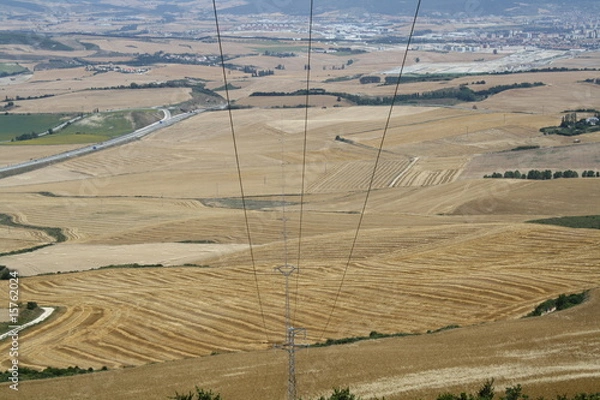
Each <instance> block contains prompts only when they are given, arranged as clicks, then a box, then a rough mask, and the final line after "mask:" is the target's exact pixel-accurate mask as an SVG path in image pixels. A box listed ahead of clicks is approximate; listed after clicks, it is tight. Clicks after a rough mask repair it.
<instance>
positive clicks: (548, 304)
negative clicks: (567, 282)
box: [527, 291, 589, 317]
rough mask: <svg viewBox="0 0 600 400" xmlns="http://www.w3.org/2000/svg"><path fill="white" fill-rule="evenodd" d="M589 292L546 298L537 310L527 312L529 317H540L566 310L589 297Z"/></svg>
mask: <svg viewBox="0 0 600 400" xmlns="http://www.w3.org/2000/svg"><path fill="white" fill-rule="evenodd" d="M588 295H589V292H588V291H585V292H581V293H573V294H569V295H567V294H561V295H560V296H558V297H557V298H555V299H550V300H546V301H545V302H543V303H542V304H540V305H538V306H537V307H536V308H535V310H533V311H532V312H531V313H529V314H527V317H539V316H541V315H544V314H548V313H550V312H554V311H561V310H566V309H567V308H571V307H575V306H577V305H579V304H581V303H583V302H584V301H586V300H587V299H588Z"/></svg>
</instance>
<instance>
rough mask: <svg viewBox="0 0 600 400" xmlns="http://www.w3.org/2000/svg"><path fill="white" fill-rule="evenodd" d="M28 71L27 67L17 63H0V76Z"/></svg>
mask: <svg viewBox="0 0 600 400" xmlns="http://www.w3.org/2000/svg"><path fill="white" fill-rule="evenodd" d="M26 72H30V71H29V70H28V69H27V68H25V67H22V66H20V65H19V64H14V63H13V64H6V63H0V78H2V77H4V76H13V75H19V74H24V73H26Z"/></svg>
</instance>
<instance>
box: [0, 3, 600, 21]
mask: <svg viewBox="0 0 600 400" xmlns="http://www.w3.org/2000/svg"><path fill="white" fill-rule="evenodd" d="M313 4H314V13H315V14H316V15H318V14H321V13H326V12H340V13H352V14H353V15H360V13H372V14H388V15H399V16H400V15H412V14H414V11H415V8H416V6H417V0H314V3H313ZM217 7H218V8H219V11H220V12H221V13H230V14H237V15H248V14H264V13H281V14H288V15H302V14H308V12H309V7H310V2H309V0H305V1H298V0H246V2H245V4H243V5H239V2H237V1H231V0H221V1H219V0H217ZM198 9H201V10H203V9H206V11H210V10H211V9H212V4H211V1H209V0H198V1H191V0H181V1H176V0H154V1H153V2H140V1H131V2H129V1H117V0H3V1H2V8H1V9H0V15H2V14H5V13H6V14H7V13H54V14H58V13H61V12H63V11H64V12H70V13H86V12H95V13H98V12H106V13H107V15H108V14H114V13H115V12H119V13H123V14H137V13H140V12H142V13H146V14H155V15H156V14H161V15H167V14H184V13H186V12H192V11H191V10H195V11H197V10H198ZM598 9H600V2H598V1H597V0H573V1H565V0H529V1H527V2H522V1H518V0H423V1H422V4H421V15H430V16H435V15H438V16H446V17H478V16H485V15H535V14H538V13H539V12H540V10H549V11H556V12H564V11H568V10H579V11H583V12H592V10H598Z"/></svg>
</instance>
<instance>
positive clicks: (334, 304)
mask: <svg viewBox="0 0 600 400" xmlns="http://www.w3.org/2000/svg"><path fill="white" fill-rule="evenodd" d="M420 8H421V0H418V1H417V7H416V10H415V15H414V18H413V22H412V25H411V28H410V34H409V35H408V41H407V42H406V50H405V51H404V56H403V58H402V65H401V67H400V72H399V73H398V79H397V80H396V88H395V90H394V96H393V97H392V104H391V105H390V109H389V112H388V116H387V118H386V121H385V127H384V129H383V134H382V136H381V142H380V144H379V148H378V151H377V156H376V158H375V163H374V165H373V172H372V174H371V180H370V181H369V187H368V189H367V193H366V195H365V201H364V203H363V206H362V210H361V212H360V217H359V219H358V224H357V227H356V232H355V234H354V239H353V240H352V246H351V247H350V254H349V255H348V261H347V263H346V267H345V268H344V273H343V274H342V279H341V281H340V285H339V287H338V290H337V293H336V295H335V299H334V301H333V306H332V307H331V311H330V313H329V317H328V318H327V322H326V324H325V327H324V328H323V331H322V332H321V336H320V339H319V340H322V339H323V335H324V334H325V331H326V330H327V328H328V327H329V324H330V323H331V318H332V317H333V313H334V312H335V309H336V307H337V303H338V301H339V298H340V294H341V292H342V287H343V286H344V281H345V280H346V275H347V274H348V269H349V268H350V262H351V261H352V258H353V256H354V250H355V248H356V243H357V241H358V236H359V233H360V229H361V227H362V223H363V219H364V216H365V211H366V209H367V204H368V202H369V197H370V195H371V191H372V189H373V183H374V182H375V175H376V173H377V167H378V166H379V161H380V160H381V154H382V153H383V145H384V143H385V138H386V136H387V132H388V130H389V127H390V121H391V119H392V112H393V110H394V105H395V103H396V97H397V96H398V91H399V88H400V79H401V78H402V73H403V72H404V66H405V65H406V59H407V56H408V50H409V48H410V44H411V42H412V38H413V35H414V32H415V26H416V24H417V18H418V16H419V10H420Z"/></svg>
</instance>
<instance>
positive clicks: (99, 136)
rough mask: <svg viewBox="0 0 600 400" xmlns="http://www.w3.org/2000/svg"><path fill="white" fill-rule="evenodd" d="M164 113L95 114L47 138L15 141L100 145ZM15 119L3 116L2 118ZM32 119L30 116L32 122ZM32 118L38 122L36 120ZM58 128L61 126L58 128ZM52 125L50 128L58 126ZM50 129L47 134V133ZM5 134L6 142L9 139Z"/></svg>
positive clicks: (25, 137)
mask: <svg viewBox="0 0 600 400" xmlns="http://www.w3.org/2000/svg"><path fill="white" fill-rule="evenodd" d="M162 116H163V115H162V112H161V111H158V110H155V109H141V110H133V111H131V110H128V111H116V112H109V113H94V114H92V115H90V116H88V117H87V118H84V119H81V120H79V121H75V122H73V123H69V124H67V126H65V127H64V128H63V129H61V130H58V131H56V132H52V133H51V134H47V135H44V136H38V135H37V134H35V132H33V133H31V134H23V135H21V136H19V137H17V138H13V139H15V140H16V141H15V142H13V144H14V143H18V144H35V145H50V144H86V143H99V142H102V141H105V140H108V139H111V138H115V137H118V136H122V135H125V134H128V133H131V132H133V131H135V130H137V129H140V128H143V127H144V126H148V125H150V124H152V123H154V122H156V121H159V120H160V119H161V118H162ZM11 117H12V118H16V116H13V115H12V114H11V115H8V116H6V115H5V116H0V121H2V118H11ZM31 117H32V116H30V118H31ZM33 118H39V117H38V116H33ZM56 125H58V124H56ZM56 125H51V126H56ZM47 127H48V125H46V128H44V130H43V131H44V132H45V131H47V130H48V128H47ZM6 136H7V135H6V134H5V138H6ZM0 138H1V137H0Z"/></svg>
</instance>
